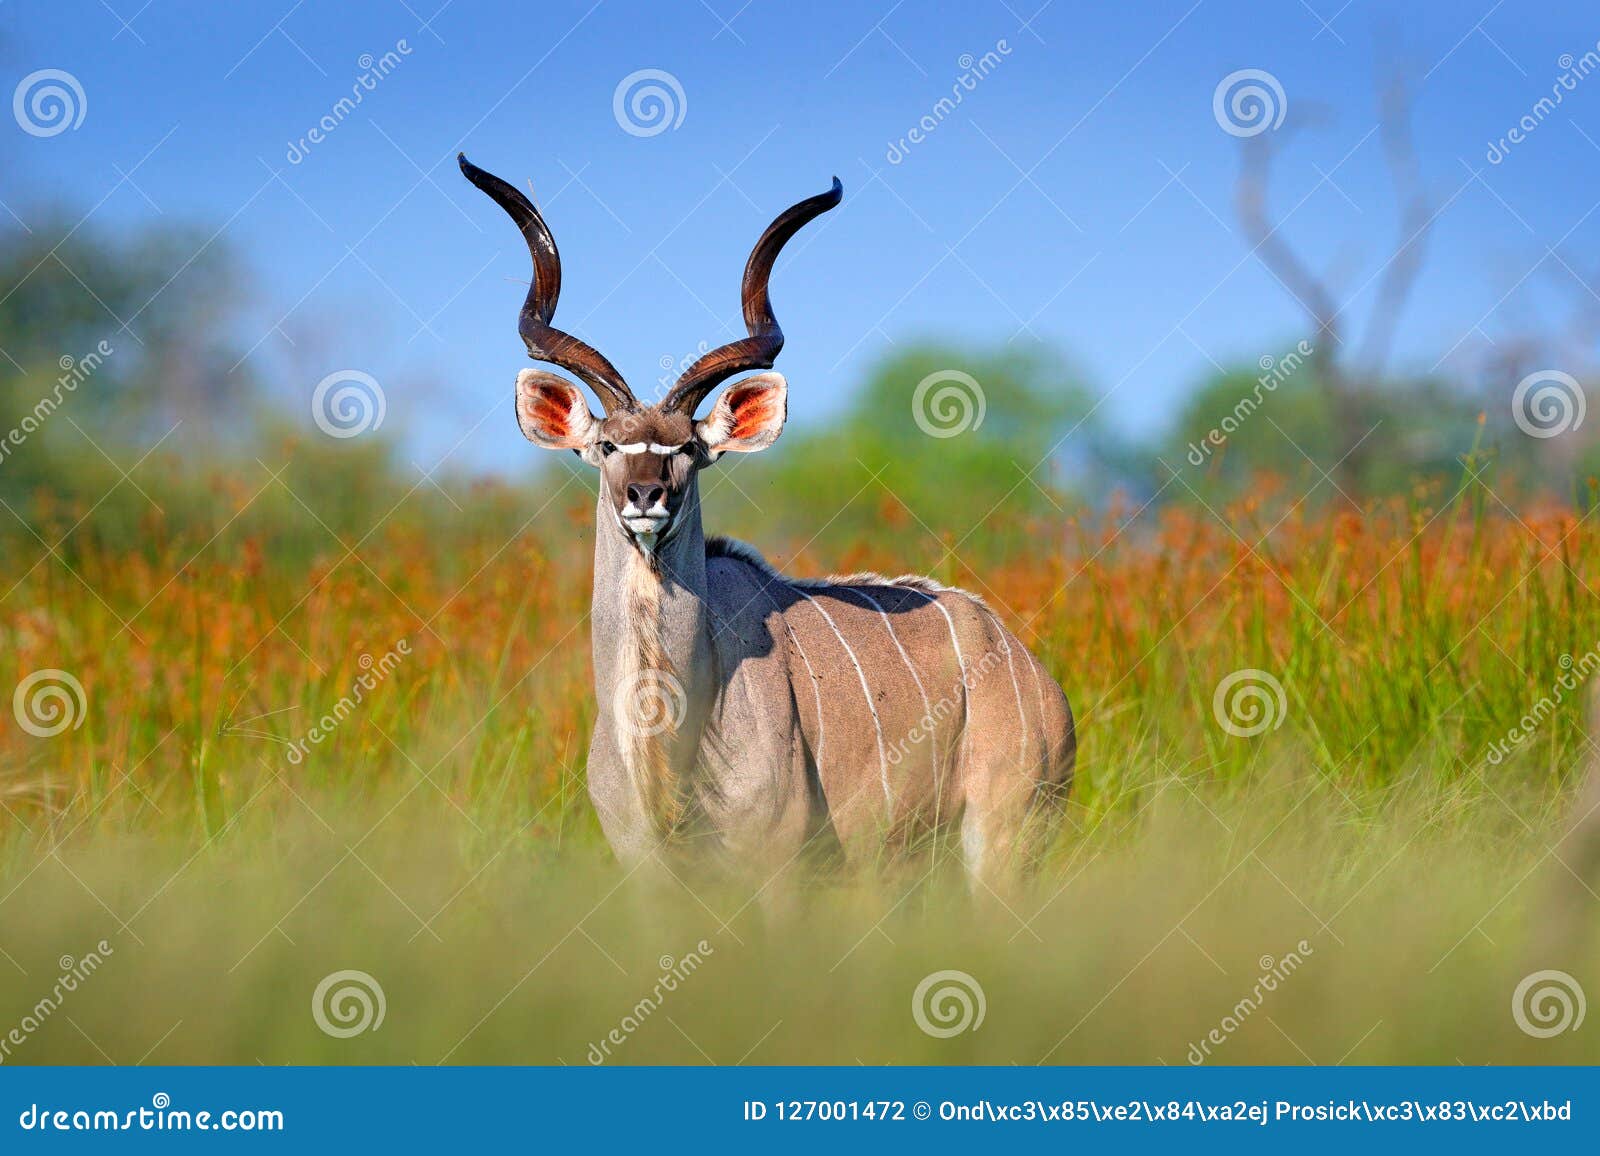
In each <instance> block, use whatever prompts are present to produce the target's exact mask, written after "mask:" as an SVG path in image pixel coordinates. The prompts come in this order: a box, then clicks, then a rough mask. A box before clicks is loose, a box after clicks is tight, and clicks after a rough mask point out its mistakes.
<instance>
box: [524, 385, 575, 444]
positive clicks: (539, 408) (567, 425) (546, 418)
mask: <svg viewBox="0 0 1600 1156" xmlns="http://www.w3.org/2000/svg"><path fill="white" fill-rule="evenodd" d="M522 414H523V417H525V418H526V419H527V422H528V424H529V425H531V426H533V427H534V428H535V429H537V430H538V431H539V432H540V433H542V434H543V435H544V436H545V437H547V438H549V439H551V440H552V441H556V440H559V439H561V438H567V437H571V436H572V420H571V419H572V399H571V398H569V397H567V396H566V395H565V394H564V393H562V392H561V391H559V390H554V389H549V388H546V387H544V386H536V387H534V388H533V389H532V390H530V391H528V392H527V393H524V394H523V395H522Z"/></svg>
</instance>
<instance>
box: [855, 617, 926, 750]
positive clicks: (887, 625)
mask: <svg viewBox="0 0 1600 1156" xmlns="http://www.w3.org/2000/svg"><path fill="white" fill-rule="evenodd" d="M843 589H846V590H849V591H850V592H851V593H852V594H859V595H861V597H863V598H865V599H866V600H867V602H868V603H870V604H871V606H872V608H873V609H874V610H876V611H877V612H878V617H880V618H882V619H883V628H884V629H885V630H887V631H888V632H889V640H890V641H891V642H893V643H894V648H895V649H896V650H898V651H899V652H900V660H901V661H902V662H904V663H905V664H906V669H907V670H909V671H910V672H911V681H912V682H914V683H916V684H917V693H918V694H920V695H921V696H922V717H923V718H924V719H927V720H928V723H929V724H930V725H931V724H932V722H933V703H931V702H929V701H928V691H927V688H926V687H924V686H923V685H922V676H921V675H919V674H918V673H917V668H916V667H915V666H913V665H911V656H910V655H909V654H907V653H906V648H905V647H904V646H901V645H900V638H899V636H898V635H896V634H895V632H894V623H892V622H890V621H889V613H888V611H886V610H885V609H884V608H883V605H882V604H881V603H880V602H879V601H878V600H877V599H876V598H874V597H873V596H872V595H870V594H868V593H867V592H866V591H865V590H860V589H857V588H856V587H853V586H846V587H843ZM928 747H929V751H930V754H931V757H932V760H933V774H934V780H935V781H936V782H937V781H938V776H939V744H938V743H936V742H932V741H930V742H929V743H928Z"/></svg>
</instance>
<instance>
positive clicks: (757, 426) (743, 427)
mask: <svg viewBox="0 0 1600 1156" xmlns="http://www.w3.org/2000/svg"><path fill="white" fill-rule="evenodd" d="M731 392H732V396H731V397H729V398H728V406H729V408H730V409H732V410H733V429H732V430H731V431H729V433H728V436H729V437H730V438H739V439H743V438H752V437H757V436H759V435H761V434H764V433H766V432H767V431H768V430H769V429H770V428H771V426H772V423H773V420H774V419H775V418H776V417H777V416H778V391H777V390H775V389H772V388H771V387H768V386H759V385H758V386H753V387H751V388H749V389H739V388H737V387H736V388H734V389H733V390H732V391H731Z"/></svg>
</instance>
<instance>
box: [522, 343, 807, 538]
mask: <svg viewBox="0 0 1600 1156" xmlns="http://www.w3.org/2000/svg"><path fill="white" fill-rule="evenodd" d="M787 394H788V387H787V386H786V384H785V383H784V380H783V376H782V375H781V374H777V373H762V374H758V375H756V376H755V377H751V378H747V379H746V380H744V381H741V382H739V383H738V384H737V385H734V386H731V387H729V388H728V389H727V390H726V391H725V392H724V393H723V395H722V396H721V397H720V398H718V399H717V404H716V405H714V406H713V407H712V409H711V413H710V414H708V415H707V416H706V418H705V420H703V421H699V422H696V421H693V420H691V419H690V418H688V417H687V416H685V415H684V414H683V413H682V412H680V411H676V410H669V409H666V408H664V405H663V406H653V407H651V408H649V409H639V410H624V411H622V412H621V413H616V414H612V415H610V416H608V417H604V418H598V417H595V416H594V414H592V413H590V412H589V407H588V403H587V402H585V401H584V398H583V394H582V393H581V392H579V390H578V388H577V386H575V385H573V384H572V383H571V382H569V381H567V380H566V379H564V378H560V377H557V376H556V375H555V374H553V373H541V372H539V371H538V370H533V369H524V370H523V371H522V372H521V373H520V374H518V375H517V422H518V424H519V425H520V426H521V427H522V432H523V434H524V435H525V436H526V437H527V439H528V440H529V441H531V442H533V443H534V444H535V445H538V446H543V447H544V448H546V449H570V450H572V451H573V452H574V453H576V454H577V455H578V456H579V457H581V458H582V459H583V460H584V461H586V462H588V463H589V464H590V465H591V466H594V467H595V468H597V469H598V470H599V471H600V488H601V492H602V494H603V495H604V502H605V506H606V508H607V509H608V510H610V511H611V515H612V521H613V523H614V524H615V526H616V528H617V530H618V531H619V532H620V533H621V534H622V535H623V536H624V537H625V538H627V539H628V541H629V542H631V543H632V544H633V545H634V546H635V547H637V548H638V549H640V550H643V551H645V552H646V553H651V552H653V551H654V550H655V549H656V548H657V547H658V546H660V545H661V544H663V543H665V542H666V541H668V540H669V539H670V538H671V537H672V535H673V532H674V531H675V530H676V529H677V528H678V525H679V521H678V519H679V515H680V514H681V513H682V511H683V508H684V503H685V501H686V500H687V498H688V497H689V494H690V491H691V488H692V483H693V481H694V477H695V474H696V473H698V472H699V471H700V470H702V469H704V468H705V467H706V466H709V465H711V464H712V463H713V462H715V461H716V460H717V459H718V458H719V457H721V456H722V455H723V454H725V453H751V452H754V451H756V450H761V449H765V448H766V447H767V446H769V445H771V444H772V443H773V442H774V441H776V440H777V438H778V434H779V433H780V432H781V431H782V429H783V422H784V418H785V416H786V412H787V405H786V398H787Z"/></svg>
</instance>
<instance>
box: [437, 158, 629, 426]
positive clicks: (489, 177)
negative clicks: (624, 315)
mask: <svg viewBox="0 0 1600 1156" xmlns="http://www.w3.org/2000/svg"><path fill="white" fill-rule="evenodd" d="M457 159H458V160H459V161H460V162H461V171H462V173H463V174H465V176H466V178H467V180H469V181H471V182H472V183H473V184H475V185H477V186H478V188H480V189H482V190H483V191H484V192H485V193H487V194H489V196H490V197H491V198H492V199H493V200H494V202H495V204H497V205H499V206H500V207H501V208H502V209H504V210H505V211H506V212H507V214H509V215H510V217H511V219H512V220H513V221H515V222H516V223H517V228H519V229H521V230H522V237H523V240H525V241H527V242H528V252H529V253H530V254H532V256H533V284H532V285H530V286H529V287H528V298H527V300H526V301H524V302H523V303H522V314H521V316H519V317H518V319H517V332H518V333H519V334H520V335H521V336H522V343H523V344H524V345H526V346H527V347H528V356H529V357H531V358H533V359H534V360H535V361H548V362H549V363H550V364H552V365H559V366H561V368H563V369H567V370H571V371H572V372H573V373H574V374H576V375H577V376H578V377H580V378H581V379H583V381H584V382H586V383H587V384H588V386H589V388H590V389H592V390H594V392H595V395H596V396H597V397H599V399H600V404H601V405H603V406H605V410H606V412H607V413H620V412H623V411H630V410H637V409H638V408H639V403H638V402H637V401H636V400H635V399H634V396H633V391H632V390H631V389H629V388H628V383H627V382H626V381H625V380H623V377H622V374H620V373H618V372H617V369H616V366H614V365H612V364H611V362H609V361H607V360H606V359H605V357H603V356H602V355H601V354H600V353H599V352H598V351H597V350H595V349H594V348H592V347H591V346H589V345H587V344H586V343H584V342H582V341H579V340H578V339H577V338H576V337H574V336H572V334H570V333H563V332H562V331H561V330H559V329H557V328H555V326H553V325H551V324H550V319H551V318H552V317H553V316H555V312H556V301H557V299H558V298H559V297H560V296H561V254H560V253H558V252H557V251H556V242H555V238H554V237H552V236H551V235H550V227H549V226H548V225H546V224H545V223H544V218H543V217H542V216H540V215H539V210H538V209H536V208H534V207H533V202H532V201H530V200H528V198H527V197H525V196H524V195H523V194H522V191H521V190H520V189H518V188H517V187H516V186H515V185H512V184H508V183H507V182H505V181H503V180H501V179H500V178H499V177H497V176H495V175H494V174H493V173H488V172H484V170H482V169H480V168H479V167H478V166H477V165H475V164H473V163H472V162H471V161H469V160H468V159H467V154H466V153H459V154H457Z"/></svg>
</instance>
